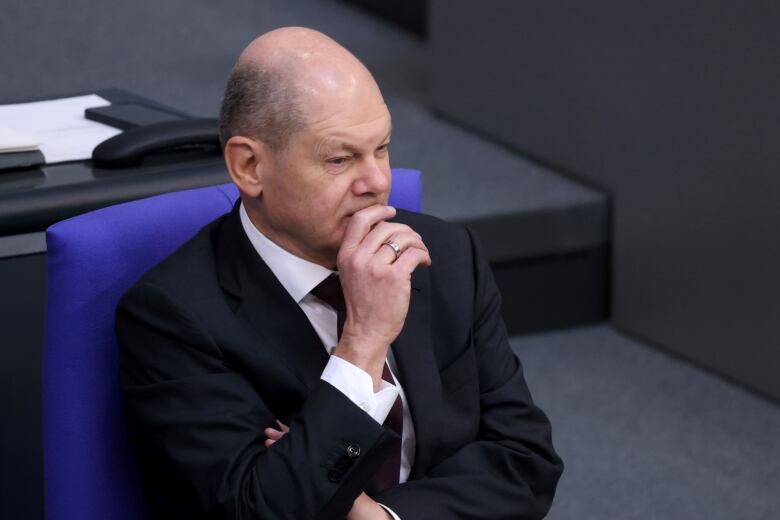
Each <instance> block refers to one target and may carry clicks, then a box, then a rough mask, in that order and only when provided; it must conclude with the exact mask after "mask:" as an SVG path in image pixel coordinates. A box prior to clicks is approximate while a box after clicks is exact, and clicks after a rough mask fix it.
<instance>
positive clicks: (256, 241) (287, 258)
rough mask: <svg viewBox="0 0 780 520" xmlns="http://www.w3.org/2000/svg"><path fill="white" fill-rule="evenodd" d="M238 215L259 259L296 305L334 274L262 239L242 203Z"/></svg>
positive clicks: (263, 237) (268, 240)
mask: <svg viewBox="0 0 780 520" xmlns="http://www.w3.org/2000/svg"><path fill="white" fill-rule="evenodd" d="M238 211H239V214H240V216H241V225H242V226H243V228H244V232H245V233H246V236H247V237H248V238H249V241H250V242H251V243H252V246H254V248H255V250H256V251H257V254H259V255H260V258H262V259H263V261H264V262H265V263H266V265H268V267H269V268H270V269H271V272H273V273H274V276H276V278H277V279H278V280H279V282H281V284H282V286H283V287H284V288H285V289H286V290H287V292H288V293H290V296H292V298H293V300H295V301H296V302H297V303H300V302H301V300H303V298H304V297H305V296H306V295H307V294H309V293H310V292H311V290H312V289H314V288H315V287H317V286H318V285H319V284H320V282H322V281H323V280H325V278H327V277H328V276H330V275H331V274H333V271H331V270H330V269H328V268H327V267H323V266H321V265H319V264H315V263H314V262H309V261H308V260H304V259H303V258H301V257H298V256H295V255H294V254H292V253H290V252H289V251H286V250H284V249H282V248H281V247H279V246H278V245H276V244H275V243H274V242H272V241H271V239H269V238H268V237H266V236H265V235H263V234H262V233H261V232H260V230H259V229H257V227H255V225H254V224H253V223H252V221H251V220H250V219H249V215H248V214H247V212H246V209H245V208H244V203H243V202H242V203H241V205H240V207H239V210H238Z"/></svg>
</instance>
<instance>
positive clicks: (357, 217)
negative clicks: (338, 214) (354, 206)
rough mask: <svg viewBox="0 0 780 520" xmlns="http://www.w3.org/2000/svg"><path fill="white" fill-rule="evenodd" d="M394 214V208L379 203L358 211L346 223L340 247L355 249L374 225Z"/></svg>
mask: <svg viewBox="0 0 780 520" xmlns="http://www.w3.org/2000/svg"><path fill="white" fill-rule="evenodd" d="M394 216H395V208H393V207H392V206H381V205H379V204H377V205H374V206H369V207H367V208H365V209H362V210H360V211H358V212H357V213H355V214H354V215H352V217H351V218H350V219H349V225H347V229H346V231H345V232H344V239H343V240H342V242H341V248H342V249H347V250H351V249H355V248H356V247H358V246H359V245H360V243H361V242H362V241H363V239H364V238H365V237H366V235H368V233H369V231H371V228H372V227H373V226H374V225H376V224H377V223H378V222H381V221H383V220H387V219H389V218H393V217H394Z"/></svg>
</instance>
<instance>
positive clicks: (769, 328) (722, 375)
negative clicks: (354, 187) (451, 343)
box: [0, 0, 780, 519]
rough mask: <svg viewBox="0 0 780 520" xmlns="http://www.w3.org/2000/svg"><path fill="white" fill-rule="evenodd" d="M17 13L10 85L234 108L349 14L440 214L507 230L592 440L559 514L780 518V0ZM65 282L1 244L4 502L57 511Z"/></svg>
mask: <svg viewBox="0 0 780 520" xmlns="http://www.w3.org/2000/svg"><path fill="white" fill-rule="evenodd" d="M2 11H3V12H2V15H0V71H2V72H0V104H7V103H14V102H22V101H30V100H37V99H44V98H49V97H57V96H65V95H75V94H83V93H90V92H95V91H96V90H99V89H106V88H121V89H124V90H127V91H130V92H132V93H134V94H137V95H140V96H144V97H146V98H149V99H152V100H154V101H157V102H159V103H162V104H164V105H167V106H170V107H173V108H176V109H178V110H180V111H183V112H186V113H188V114H190V115H193V116H202V117H215V116H216V114H217V112H218V107H219V102H220V99H221V95H222V90H223V87H224V83H225V80H226V78H227V75H228V73H229V71H230V68H231V67H232V65H233V62H234V61H235V59H236V57H237V56H238V54H239V53H240V52H241V50H242V49H243V47H244V46H245V45H246V44H247V43H249V42H250V41H251V40H252V39H253V38H254V37H256V36H257V35H259V34H261V33H263V32H265V31H267V30H270V29H273V28H275V27H279V26H284V25H303V26H307V27H312V28H315V29H319V30H321V31H323V32H325V33H326V34H328V35H330V36H332V37H333V38H335V39H336V40H337V41H339V42H340V43H341V44H343V45H344V46H345V47H347V48H348V49H350V50H351V51H352V52H353V53H355V54H356V55H357V56H358V57H359V58H360V59H361V60H363V61H364V62H365V63H366V65H367V66H368V68H369V69H370V70H371V71H372V72H373V73H374V74H375V76H376V78H377V80H378V82H379V84H380V87H381V88H382V90H383V93H384V95H385V97H386V101H387V103H388V105H389V107H390V110H391V113H392V116H393V127H394V135H393V142H392V145H391V163H392V165H393V166H394V167H409V168H416V169H420V170H422V172H423V179H424V189H425V192H424V206H423V210H424V211H425V212H426V213H431V214H433V215H437V216H440V217H442V218H445V219H448V220H453V221H456V222H461V223H465V224H468V225H469V226H471V227H472V228H473V229H475V230H476V231H477V233H478V234H479V236H480V238H481V239H482V241H483V243H484V245H485V250H486V252H487V255H488V257H489V259H490V261H491V263H492V265H493V268H494V271H495V274H496V278H497V280H498V282H499V285H500V286H501V289H502V293H503V296H504V315H505V318H506V321H507V326H508V329H509V331H510V334H511V335H512V345H513V348H514V349H515V351H516V352H517V353H518V355H519V356H520V358H521V359H522V361H523V363H524V365H525V370H526V377H527V380H528V382H529V385H530V386H531V390H532V392H533V394H534V396H535V399H536V400H537V402H538V403H539V404H540V405H541V406H542V407H543V408H544V409H545V410H546V411H547V412H548V414H549V415H550V417H551V420H552V423H553V433H554V441H555V444H556V447H557V448H558V449H559V451H560V453H561V455H562V456H563V458H564V461H565V462H566V471H565V473H564V476H563V478H562V480H561V483H560V485H559V488H558V494H557V497H556V500H555V503H554V505H553V508H552V510H551V512H550V515H549V518H553V519H579V518H616V519H624V518H625V519H634V518H636V519H640V518H641V519H645V518H664V519H677V518H679V519H690V518H706V519H720V518H723V519H726V518H729V519H733V518H754V519H775V518H780V410H779V409H778V403H780V267H779V266H780V204H779V202H780V175H779V173H780V146H779V145H778V137H779V136H780V97H779V96H778V92H780V51H778V49H780V32H778V31H777V28H778V26H780V4H778V3H776V2H765V1H758V0H757V1H753V2H747V3H734V2H727V1H725V0H712V1H710V2H706V3H704V2H695V1H691V0H677V1H674V2H671V1H667V0H656V1H654V2H618V1H610V0H592V1H590V2H576V1H571V0H547V1H541V0H519V1H510V0H494V1H491V2H477V1H473V0H450V1H445V0H418V1H414V0H407V1H397V2H382V1H378V0H376V1H375V0H341V1H336V0H320V1H314V0H311V1H303V0H287V1H282V0H229V1H224V2H209V1H206V0H189V1H184V0H167V1H165V2H157V1H151V0H136V1H135V2H123V3H116V2H98V1H95V0H71V1H69V2H66V3H59V2H46V1H37V0H28V1H25V2H21V1H18V0H11V1H10V2H5V3H4V4H3V6H2ZM0 124H2V121H0ZM10 182H11V181H8V180H7V179H5V180H4V178H3V174H2V173H0V196H1V195H2V194H3V192H8V193H10V192H11V191H13V190H19V189H20V188H19V186H18V185H12V184H11V183H10ZM0 200H1V199H0ZM0 204H2V202H0ZM0 253H2V251H1V250H0ZM44 288H45V251H44V252H42V251H36V252H35V254H32V253H31V254H25V255H18V254H13V255H12V254H6V255H5V256H3V255H2V254H0V316H1V318H0V324H2V330H0V348H2V352H3V363H2V364H0V418H2V419H1V420H2V427H0V461H1V463H0V517H1V518H42V517H43V505H42V503H43V480H42V464H43V462H42V452H41V421H40V406H41V404H40V401H41V392H40V385H41V376H40V363H41V345H42V329H41V327H40V323H42V298H43V294H44ZM84 463H85V464H88V463H89V461H84Z"/></svg>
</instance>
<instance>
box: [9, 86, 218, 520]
mask: <svg viewBox="0 0 780 520" xmlns="http://www.w3.org/2000/svg"><path fill="white" fill-rule="evenodd" d="M98 94H100V95H101V96H103V97H106V98H107V99H109V100H110V101H112V102H115V103H118V102H131V101H138V100H140V99H141V98H138V96H134V95H133V94H131V93H128V92H125V91H121V90H110V91H100V92H98ZM142 101H143V102H144V103H147V104H151V103H150V101H149V100H145V99H143V100H142ZM166 108H167V107H166ZM228 181H229V178H228V175H227V172H226V170H225V168H224V163H223V162H222V158H221V155H219V154H217V153H216V152H215V151H214V152H209V151H202V150H201V151H186V152H171V153H166V154H159V155H157V156H154V157H149V158H148V159H146V160H145V162H144V163H143V164H142V166H140V167H138V168H131V169H121V170H108V169H100V168H94V167H93V166H92V164H91V162H90V161H86V162H72V163H62V164H55V165H48V166H43V167H40V168H33V169H24V170H17V171H12V172H3V173H0V353H1V354H2V359H1V360H0V417H2V424H3V426H2V428H0V460H2V461H3V463H2V464H0V488H2V489H5V490H12V489H13V490H15V491H14V495H15V496H13V497H9V500H0V518H14V517H20V516H19V515H20V514H22V513H23V517H24V518H41V517H42V515H43V506H42V504H43V477H42V475H43V456H42V450H41V445H42V436H41V355H42V350H43V325H44V306H45V301H46V300H45V298H46V242H45V230H46V228H47V227H48V226H50V225H51V224H53V223H55V222H57V221H59V220H62V219H65V218H68V217H72V216H74V215H78V214H80V213H84V212H86V211H90V210H93V209H97V208H100V207H104V206H108V205H112V204H117V203H120V202H125V201H128V200H133V199H138V198H143V197H148V196H152V195H156V194H159V193H165V192H169V191H176V190H183V189H189V188H198V187H202V186H208V185H213V184H222V183H225V182H228ZM85 463H88V461H85ZM20 482H24V483H25V485H24V486H21V485H19V483H20Z"/></svg>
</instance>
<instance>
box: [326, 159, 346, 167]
mask: <svg viewBox="0 0 780 520" xmlns="http://www.w3.org/2000/svg"><path fill="white" fill-rule="evenodd" d="M349 159H350V157H333V158H332V159H328V164H332V165H333V166H341V165H343V164H345V163H347V162H348V161H349Z"/></svg>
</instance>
